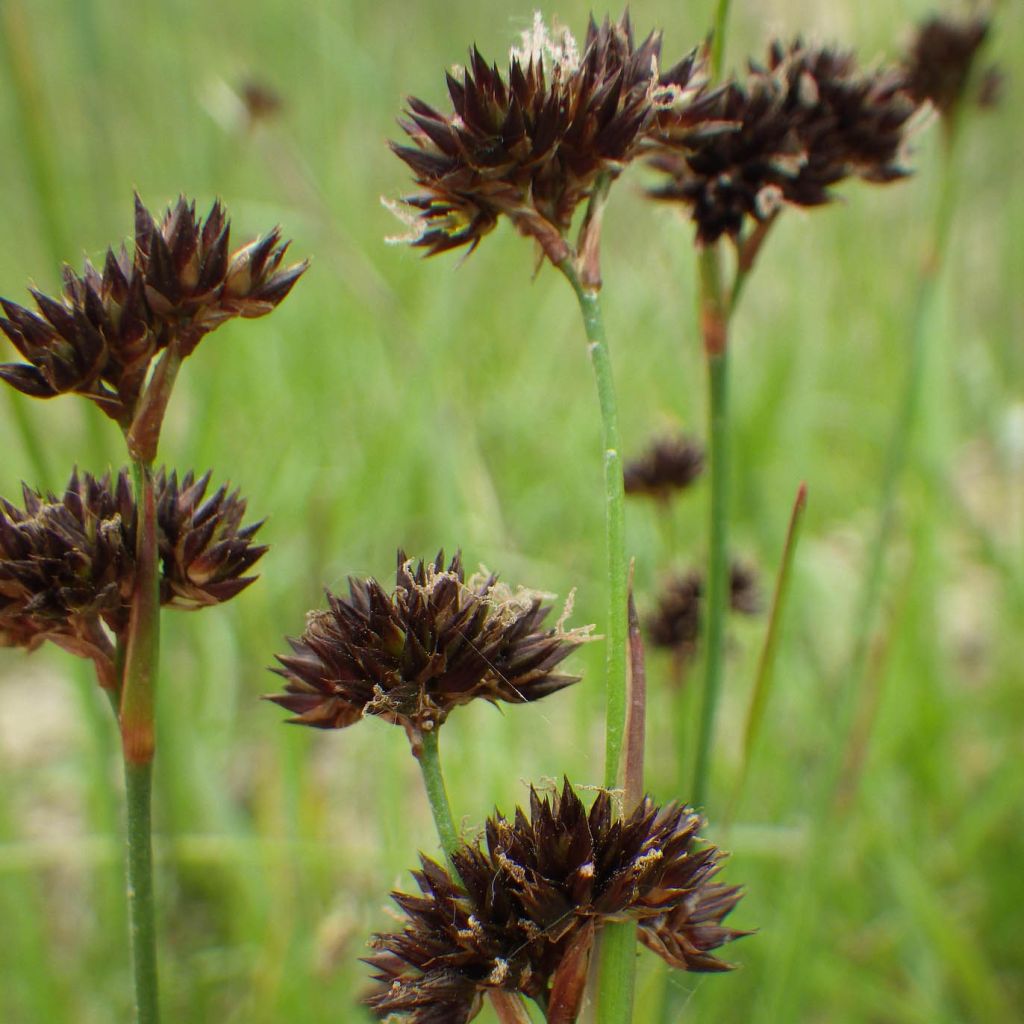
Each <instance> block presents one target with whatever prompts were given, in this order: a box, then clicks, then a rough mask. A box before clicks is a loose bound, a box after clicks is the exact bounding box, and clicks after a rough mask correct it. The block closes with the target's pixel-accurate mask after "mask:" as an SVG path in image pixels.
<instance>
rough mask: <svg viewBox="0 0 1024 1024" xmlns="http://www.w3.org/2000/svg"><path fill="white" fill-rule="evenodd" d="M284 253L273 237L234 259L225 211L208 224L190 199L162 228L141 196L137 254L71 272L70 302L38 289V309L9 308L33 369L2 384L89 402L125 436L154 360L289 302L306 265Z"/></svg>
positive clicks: (3, 324)
mask: <svg viewBox="0 0 1024 1024" xmlns="http://www.w3.org/2000/svg"><path fill="white" fill-rule="evenodd" d="M286 249H287V243H282V242H281V239H280V233H279V231H278V230H277V229H276V228H275V229H274V230H272V231H271V232H269V233H268V234H266V235H264V236H262V237H261V238H259V239H257V240H256V241H255V242H252V243H250V244H249V245H247V246H245V247H244V248H242V249H240V250H238V251H237V252H235V253H232V252H231V249H230V229H229V225H228V221H227V219H226V216H225V213H224V208H223V207H222V206H221V204H220V202H215V203H214V204H213V207H212V208H211V210H210V213H209V214H208V215H207V217H206V219H205V221H203V220H200V219H198V218H197V217H196V214H195V203H194V202H189V201H188V200H186V199H185V197H184V196H182V197H181V198H179V199H178V201H177V203H175V204H174V205H173V206H171V207H170V208H169V209H168V211H167V212H166V213H165V214H164V216H163V217H162V218H161V219H160V220H159V221H157V220H155V219H154V218H153V217H152V215H151V214H150V213H149V211H148V210H147V209H146V208H145V206H143V204H142V201H141V199H139V197H138V196H136V197H135V243H134V247H133V251H132V253H131V254H129V252H128V250H127V249H126V248H125V247H124V246H122V247H121V248H120V250H119V251H117V252H115V251H114V250H113V249H108V250H107V255H106V259H105V260H104V263H103V269H102V271H100V270H98V269H97V268H96V267H94V266H93V265H92V264H91V263H90V262H88V261H86V264H85V269H84V271H83V273H82V274H81V275H79V274H76V273H75V272H74V271H73V270H72V269H71V268H70V267H67V266H65V267H64V271H63V278H64V289H63V292H62V294H61V295H60V296H58V297H57V298H51V297H49V296H47V295H43V294H42V293H41V292H37V291H33V292H32V296H33V298H34V299H35V302H36V306H37V309H38V312H32V311H30V310H28V309H25V308H23V307H21V306H19V305H17V304H15V303H13V302H9V301H8V300H6V299H2V300H0V304H2V306H3V309H4V312H5V314H6V319H5V318H0V329H2V330H3V332H4V333H5V334H6V335H7V337H8V338H9V339H10V340H11V342H12V343H13V345H14V347H15V348H16V349H17V350H18V352H19V353H20V354H21V355H22V357H23V358H24V359H25V360H27V362H26V363H13V364H4V365H0V377H2V378H3V379H4V380H6V381H7V382H8V383H9V384H11V385H12V386H13V387H15V388H17V389H18V390H19V391H22V392H23V393H25V394H28V395H32V396H33V397H36V398H52V397H53V396H55V395H59V394H65V393H67V392H77V393H79V394H82V395H85V396H86V397H87V398H89V399H91V400H92V401H94V402H95V403H96V404H97V405H99V407H100V408H101V409H103V411H104V412H105V413H106V414H107V415H108V416H110V417H111V418H113V419H115V420H117V422H118V423H119V424H120V425H121V426H122V428H123V429H124V430H125V431H126V432H127V431H128V430H129V428H130V427H131V426H132V421H133V419H134V418H135V416H136V413H137V411H138V409H139V407H140V405H141V404H144V403H142V396H143V390H144V389H145V388H146V384H147V375H148V374H149V370H150V365H151V363H152V361H153V359H154V357H156V356H157V355H158V354H160V353H161V352H163V351H165V350H166V349H168V348H169V347H170V346H172V345H173V346H174V347H175V355H176V358H178V359H180V358H184V357H185V356H187V355H188V354H189V353H190V352H192V351H193V349H194V348H195V346H196V345H197V344H198V343H199V341H200V339H201V338H202V337H203V336H204V335H206V334H208V333H209V332H210V331H211V330H213V329H214V328H215V327H217V326H219V325H220V324H222V323H223V322H224V321H225V320H229V319H231V318H232V317H235V316H243V317H254V316H262V315H263V314H265V313H269V312H270V311H271V310H272V309H273V308H274V307H275V306H276V305H277V304H278V303H279V302H281V300H282V299H284V297H285V296H286V295H287V294H288V292H289V291H290V290H291V288H292V286H293V285H294V284H295V282H296V281H297V280H298V278H299V277H300V276H301V275H302V273H303V272H304V271H305V269H306V266H307V264H306V263H304V262H303V263H297V264H294V265H292V266H290V267H287V268H285V269H281V266H280V265H281V261H282V259H283V257H284V253H285V250H286ZM155 377H156V375H154V378H155ZM165 405H166V396H164V400H163V405H161V406H160V412H161V414H162V409H163V406H165Z"/></svg>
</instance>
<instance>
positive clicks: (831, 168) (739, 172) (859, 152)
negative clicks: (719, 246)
mask: <svg viewBox="0 0 1024 1024" xmlns="http://www.w3.org/2000/svg"><path fill="white" fill-rule="evenodd" d="M916 107H917V104H916V103H915V101H914V100H913V99H912V98H911V97H910V96H909V94H908V93H907V92H906V89H905V81H904V77H903V75H902V73H901V72H899V71H898V70H896V69H892V68H887V69H881V70H878V71H865V70H862V69H861V68H860V67H859V66H858V64H857V62H856V59H855V58H854V56H853V55H852V54H851V53H847V52H843V51H836V50H830V49H826V48H821V47H814V46H807V45H805V44H804V43H803V42H802V41H801V40H799V39H798V40H796V41H795V42H794V43H792V44H791V45H789V46H785V45H783V44H782V43H779V42H774V43H773V44H772V45H771V47H770V48H769V52H768V58H767V60H766V62H765V63H764V64H758V63H754V62H751V64H750V66H749V71H748V74H747V75H746V76H745V78H744V79H743V80H742V81H740V82H731V83H729V84H728V85H726V86H725V87H724V88H723V89H722V90H720V91H719V92H718V93H717V94H716V98H715V101H714V105H713V110H711V111H709V112H708V115H709V117H710V119H711V122H712V124H713V125H715V126H716V127H715V130H709V129H708V126H707V125H704V126H701V127H698V128H697V129H696V130H691V129H690V127H689V126H688V125H686V124H685V123H684V124H683V125H682V126H681V128H679V129H677V128H676V127H675V126H674V125H673V124H672V119H671V116H669V117H666V118H662V119H661V121H660V123H659V129H660V132H661V135H660V139H659V140H658V141H657V144H656V146H655V151H654V155H653V157H652V160H651V163H652V165H653V166H654V167H655V168H656V169H657V170H659V171H661V172H662V173H663V174H664V175H665V179H666V180H665V181H664V183H663V184H662V185H661V186H659V187H657V188H655V189H653V190H652V192H651V195H652V196H653V197H654V198H656V199H663V200H673V201H678V202H681V203H683V204H685V205H686V207H687V208H688V209H689V211H690V215H691V216H692V218H693V220H694V221H695V223H696V225H697V240H698V242H700V243H701V244H709V243H712V242H714V241H716V240H717V239H718V238H720V237H721V236H722V235H729V236H730V237H732V238H734V239H735V238H739V237H740V236H741V234H742V233H743V232H744V231H745V229H746V227H747V225H748V224H749V223H750V222H757V223H767V222H768V221H770V220H771V219H772V218H773V217H774V216H775V214H776V213H777V211H778V210H779V208H780V206H781V205H782V204H784V203H791V204H794V205H797V206H820V205H821V204H823V203H827V202H830V201H831V200H832V199H834V198H835V195H834V193H833V191H832V188H833V186H835V185H836V184H838V183H839V182H840V181H842V180H843V179H845V178H849V177H857V178H861V179H863V180H866V181H873V182H887V181H893V180H895V179H898V178H901V177H904V176H905V175H906V174H907V173H908V172H907V171H906V169H905V168H904V166H903V164H902V152H903V148H904V142H905V137H906V132H907V127H908V123H909V121H910V119H911V116H912V114H913V113H914V111H915V109H916Z"/></svg>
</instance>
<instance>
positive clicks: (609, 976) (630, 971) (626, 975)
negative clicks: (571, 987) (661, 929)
mask: <svg viewBox="0 0 1024 1024" xmlns="http://www.w3.org/2000/svg"><path fill="white" fill-rule="evenodd" d="M598 951H599V952H598V956H599V957H600V962H599V974H598V982H597V1024H629V1022H630V1021H632V1019H633V993H634V990H635V988H636V924H635V923H634V922H632V921H625V922H622V923H621V924H608V925H605V926H604V928H603V929H602V930H601V941H600V943H599V945H598Z"/></svg>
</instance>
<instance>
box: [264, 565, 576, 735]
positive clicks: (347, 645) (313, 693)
mask: <svg viewBox="0 0 1024 1024" xmlns="http://www.w3.org/2000/svg"><path fill="white" fill-rule="evenodd" d="M327 601H328V609H327V610H326V611H320V612H313V613H311V614H310V616H309V618H308V620H307V623H306V630H305V632H304V633H303V634H302V636H300V637H297V638H293V639H289V641H288V642H289V644H290V645H291V647H292V653H291V654H288V655H280V656H279V657H278V661H279V662H280V666H279V667H278V668H276V669H274V671H275V672H277V673H278V674H279V675H281V676H283V677H284V679H285V680H286V685H285V692H284V693H281V694H274V695H270V696H269V697H268V699H269V700H272V701H274V703H276V704H279V705H280V706H281V707H283V708H285V709H287V710H288V711H291V712H292V713H293V714H294V715H295V716H296V717H295V718H293V719H292V721H293V722H296V723H298V724H301V725H311V726H316V727H317V728H323V729H341V728H345V727H346V726H349V725H352V724H353V723H354V722H357V721H358V720H359V719H360V718H362V717H363V716H364V715H376V716H379V717H381V718H383V719H385V720H386V721H389V722H393V723H395V724H397V725H401V726H403V727H404V728H405V730H406V732H407V734H408V736H409V739H410V742H411V743H412V746H413V750H414V751H418V750H419V747H420V742H421V736H422V734H423V732H424V731H429V730H431V729H435V728H437V727H439V726H440V725H442V724H443V723H444V721H445V720H446V719H447V717H448V715H449V714H450V712H451V710H452V709H453V708H455V707H457V706H458V705H460V704H466V703H468V702H469V701H471V700H474V699H476V698H483V699H485V700H489V701H492V702H497V701H505V702H508V703H511V704H521V703H524V702H527V701H533V700H537V699H538V698H540V697H544V696H546V695H547V694H549V693H553V692H554V691H556V690H560V689H562V688H563V687H565V686H568V685H570V684H571V683H574V682H576V681H577V680H578V678H579V677H578V676H571V675H565V674H563V673H561V672H559V671H557V669H558V666H559V665H560V664H561V662H562V661H563V660H564V659H565V658H566V657H568V655H569V654H570V653H572V651H573V650H574V649H575V648H576V647H577V646H579V644H581V643H584V642H585V641H586V640H588V639H590V630H589V628H583V629H572V630H564V629H563V628H562V627H561V624H560V623H559V624H558V625H556V627H555V628H553V629H543V627H542V624H543V622H544V620H545V619H546V618H547V616H548V614H549V612H550V611H551V608H550V607H549V606H545V605H544V604H543V600H542V597H541V596H540V595H538V594H536V593H534V592H531V591H519V592H515V593H513V592H512V591H510V590H509V589H508V588H506V587H503V586H502V585H501V584H499V583H498V581H497V579H496V577H494V576H485V577H481V578H471V579H469V580H468V581H467V579H466V576H465V572H464V570H463V567H462V560H461V557H460V556H459V555H456V556H455V557H454V558H453V559H452V560H451V562H450V564H449V565H448V566H447V568H446V567H445V564H444V554H443V552H442V553H439V554H438V556H437V557H436V558H435V559H434V561H433V562H427V561H420V562H419V563H418V564H414V563H413V562H412V561H411V560H410V559H408V558H407V557H406V555H405V552H404V551H399V552H398V569H397V572H396V576H395V589H394V591H393V592H392V593H391V594H389V593H388V592H387V591H386V590H385V589H384V587H383V586H381V584H380V583H378V582H377V580H375V579H373V578H368V579H362V578H358V577H351V578H350V579H349V597H348V598H344V597H339V596H337V595H335V594H332V593H330V592H329V591H328V593H327Z"/></svg>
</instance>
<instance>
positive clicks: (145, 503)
mask: <svg viewBox="0 0 1024 1024" xmlns="http://www.w3.org/2000/svg"><path fill="white" fill-rule="evenodd" d="M132 477H133V480H134V483H135V506H136V509H137V513H136V514H137V516H138V525H137V528H136V532H137V538H136V565H137V568H136V577H135V592H134V594H133V595H132V608H131V624H130V626H129V630H128V643H127V647H126V649H125V663H124V684H123V686H122V690H121V744H122V747H123V750H124V756H125V760H127V761H131V762H133V763H138V764H141V763H143V762H148V761H152V759H153V751H154V748H155V738H154V730H153V718H154V689H155V685H156V674H157V666H158V663H159V657H160V590H159V586H160V574H159V562H158V558H157V554H158V552H157V523H156V492H155V482H154V479H153V467H152V465H151V464H150V463H148V462H143V461H139V460H136V461H133V463H132Z"/></svg>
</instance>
